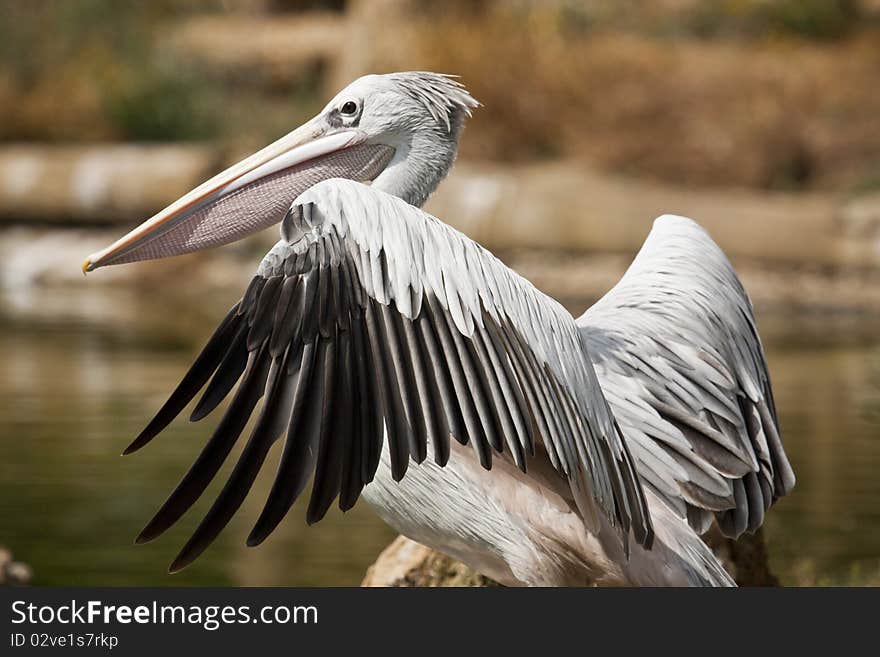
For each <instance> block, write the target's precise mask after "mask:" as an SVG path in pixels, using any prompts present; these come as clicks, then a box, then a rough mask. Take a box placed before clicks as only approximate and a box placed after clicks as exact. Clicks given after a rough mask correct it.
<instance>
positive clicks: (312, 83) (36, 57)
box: [0, 0, 880, 585]
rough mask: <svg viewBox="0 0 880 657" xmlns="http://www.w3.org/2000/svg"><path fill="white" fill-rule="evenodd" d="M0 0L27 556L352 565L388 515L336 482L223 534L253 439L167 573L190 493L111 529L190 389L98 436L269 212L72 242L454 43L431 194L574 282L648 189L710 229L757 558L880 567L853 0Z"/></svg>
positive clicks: (250, 579)
mask: <svg viewBox="0 0 880 657" xmlns="http://www.w3.org/2000/svg"><path fill="white" fill-rule="evenodd" d="M612 7H613V8H612ZM0 12H2V16H0V364H2V365H0V400H2V404H0V544H2V545H4V546H6V547H7V548H9V549H11V550H12V551H13V552H14V553H15V555H16V558H19V559H22V560H24V561H26V562H29V563H30V565H31V566H32V568H33V570H34V580H33V581H34V583H37V584H47V585H62V584H67V585H74V584H93V585H102V584H106V585H121V584H144V585H146V584H150V585H164V584H169V585H170V584H238V585H274V584H278V585H281V584H290V585H352V584H357V583H358V582H359V581H360V579H361V578H362V576H363V573H364V571H365V569H366V567H367V566H368V565H369V564H370V563H371V562H372V561H373V560H374V559H375V557H376V555H377V554H378V552H379V551H380V550H381V549H382V548H383V547H384V546H385V545H386V544H387V543H388V542H389V541H390V540H391V539H392V538H393V535H394V534H393V532H391V530H389V529H388V528H386V527H385V526H384V525H383V524H382V523H381V522H380V521H378V520H377V519H376V518H375V516H374V515H373V514H372V512H371V511H370V510H369V508H368V507H367V506H366V505H365V504H363V503H360V504H358V506H357V507H356V508H355V509H354V510H353V511H352V512H350V513H348V514H346V515H345V516H342V514H339V513H338V512H334V513H331V514H330V515H329V516H328V518H327V519H325V520H324V521H323V522H321V523H320V524H318V525H317V526H315V527H311V528H308V527H306V525H305V522H304V509H303V508H301V506H300V505H297V506H296V507H295V508H294V509H293V511H292V512H291V514H290V516H289V517H288V519H287V520H286V522H285V523H283V524H282V526H281V527H280V528H279V530H278V531H277V532H276V533H275V534H274V535H273V536H272V537H271V538H270V539H269V540H268V541H267V542H266V543H265V544H264V545H263V546H261V547H260V548H258V549H249V548H246V547H245V546H244V537H245V536H246V533H247V531H248V530H249V528H250V525H249V523H250V522H253V520H254V519H255V517H256V515H257V513H258V512H259V509H260V508H261V506H262V502H263V499H264V498H265V495H266V493H267V492H268V487H269V486H270V485H271V475H272V472H271V470H272V468H271V467H270V468H267V470H268V471H269V472H268V475H269V477H266V476H262V477H261V478H260V479H258V482H257V484H256V486H255V488H254V490H253V491H252V493H251V495H250V496H249V497H248V499H247V500H246V502H245V504H244V507H243V509H242V510H241V512H240V513H239V514H238V515H237V516H236V518H235V519H234V520H233V521H232V523H231V524H230V526H229V528H228V529H227V530H226V531H225V532H224V533H223V535H222V536H221V537H220V539H219V540H218V541H217V542H216V544H215V545H213V546H212V547H211V548H210V549H209V550H208V551H207V552H206V554H205V555H204V556H203V557H202V558H201V559H200V560H199V561H198V562H197V563H196V564H195V565H194V566H192V567H191V568H189V569H187V570H185V571H184V572H183V573H180V574H178V575H175V576H173V577H172V576H168V575H166V574H165V568H166V566H167V564H168V563H169V562H170V560H171V558H172V557H173V556H174V553H175V551H176V549H177V548H178V547H179V546H180V545H182V543H183V542H184V541H185V540H186V538H187V537H188V535H189V533H190V532H191V531H192V530H193V529H194V527H195V525H196V524H197V522H198V520H199V518H200V517H201V514H202V513H204V511H205V510H206V509H207V506H206V504H205V503H200V504H199V505H197V507H196V509H195V510H194V512H191V513H190V514H187V516H185V518H184V521H183V522H181V523H180V526H178V527H175V528H174V529H173V530H172V531H170V532H169V533H168V535H167V536H165V537H163V538H162V539H160V540H158V541H156V542H154V543H151V544H149V545H146V546H134V545H132V539H133V537H134V536H135V535H136V534H137V532H138V531H139V529H140V528H141V526H142V525H143V523H144V522H145V521H146V520H147V519H148V518H149V517H150V515H151V513H152V512H153V511H154V510H155V509H156V508H157V506H158V505H159V504H160V503H161V502H162V501H163V500H164V498H165V496H166V495H167V493H168V492H169V491H170V490H171V488H172V487H173V486H174V484H175V483H176V482H177V481H178V479H179V477H180V476H181V474H182V473H183V472H184V471H185V469H186V468H187V467H188V466H189V464H190V462H191V461H192V459H193V458H194V456H195V454H197V453H198V450H199V449H200V446H201V444H202V442H203V441H204V440H205V439H206V435H207V432H208V430H209V428H210V426H211V423H212V422H214V421H216V420H214V419H213V418H209V419H207V420H205V421H203V422H201V423H198V424H189V423H187V422H185V421H183V420H181V421H178V422H176V423H175V424H173V425H172V427H171V428H170V429H169V430H168V431H166V432H165V433H164V434H163V435H162V436H161V437H160V438H159V439H157V441H156V442H155V443H154V444H152V445H150V446H149V447H148V448H147V449H145V450H144V451H143V452H141V453H138V455H136V456H132V457H126V458H122V457H120V456H119V453H120V452H121V450H122V449H123V447H124V446H125V445H126V444H127V443H128V441H129V440H130V439H131V437H133V436H134V435H135V434H136V433H137V432H138V431H139V430H140V429H141V428H142V426H143V425H144V423H145V422H146V421H147V420H148V419H149V418H150V417H151V416H152V413H153V412H155V410H156V409H157V408H158V407H159V405H161V403H162V402H163V401H164V398H165V396H166V395H167V394H168V393H169V392H170V390H171V389H172V388H173V387H174V385H176V383H177V381H178V380H179V378H180V376H181V375H182V373H183V372H184V370H185V368H186V366H187V364H188V363H189V362H190V360H191V358H192V357H193V356H194V354H195V353H196V351H197V349H198V348H199V347H200V346H201V343H202V342H203V340H204V339H205V338H206V337H207V335H208V334H209V333H210V331H211V330H212V328H213V326H214V325H215V323H216V322H217V320H218V319H219V318H220V317H221V316H222V314H223V312H224V310H225V309H226V308H227V307H228V306H229V305H231V304H232V303H233V302H234V301H235V300H236V299H237V298H238V295H239V294H240V291H241V289H242V288H243V285H244V283H245V282H246V281H247V280H248V278H249V276H250V274H251V272H252V271H253V269H254V268H255V267H256V263H257V261H258V259H259V257H260V255H261V254H262V252H263V251H264V250H265V248H266V246H267V245H268V244H269V243H271V242H272V241H273V240H274V235H275V233H273V232H272V231H269V233H268V234H266V235H262V236H258V237H256V238H254V239H252V240H249V241H247V242H245V243H243V244H240V245H234V246H231V247H228V248H224V249H222V250H219V251H214V252H209V253H204V254H198V255H196V256H188V257H185V258H181V259H178V260H175V261H169V262H153V263H143V264H138V265H133V266H126V267H124V268H110V269H107V270H101V271H99V272H97V273H96V274H94V275H90V276H89V277H88V278H86V279H83V278H82V276H81V275H80V273H79V262H80V261H81V260H82V258H83V257H84V256H85V255H86V254H87V253H90V252H92V251H94V250H95V249H96V248H99V247H101V246H104V245H105V244H106V243H109V242H110V241H112V240H113V239H115V237H116V236H118V235H119V234H121V233H122V232H123V231H125V230H127V229H128V228H129V227H130V226H131V225H133V224H135V223H137V222H139V221H141V220H143V219H144V218H145V217H147V216H149V215H150V214H152V213H153V212H155V211H156V210H157V209H159V208H160V207H162V206H163V205H165V204H166V203H167V202H169V201H171V200H173V199H174V198H176V197H177V196H179V195H180V194H182V193H183V192H185V191H187V190H188V189H190V188H191V187H193V186H195V185H196V184H197V183H199V182H201V180H202V179H204V178H206V177H208V176H209V175H210V174H211V173H213V172H215V171H216V170H218V169H219V168H220V167H222V166H223V165H224V164H226V163H228V162H230V161H233V160H235V159H237V158H238V157H240V156H241V155H243V154H246V153H248V152H251V151H252V150H255V149H256V148H258V147H259V146H261V145H263V144H265V143H267V142H268V141H270V140H272V139H274V138H276V137H277V136H279V135H280V134H283V133H284V132H286V131H288V130H290V129H292V128H293V127H295V126H296V125H299V124H300V123H301V122H302V121H303V120H305V119H306V118H308V117H309V116H311V115H312V114H313V113H314V112H316V111H317V110H319V109H320V107H321V106H323V104H324V102H326V99H327V98H329V97H330V95H331V94H332V93H334V92H335V90H336V89H337V88H339V87H341V86H343V85H344V84H345V83H347V82H348V81H349V80H351V79H353V78H354V77H356V76H357V75H360V74H363V73H365V72H374V71H375V72H382V71H388V70H405V69H432V70H440V71H445V72H453V73H459V74H461V75H462V76H463V80H464V82H465V83H466V84H467V85H468V87H469V88H470V89H471V91H472V92H473V94H474V95H475V96H476V97H477V98H478V99H479V100H481V101H482V102H483V103H484V107H483V108H481V109H480V110H479V111H478V112H477V113H476V114H475V116H474V119H473V120H472V122H471V123H470V124H469V126H468V128H467V130H466V132H465V136H464V141H463V144H462V156H461V162H460V164H459V165H458V167H457V169H456V171H455V172H454V173H453V175H452V176H451V177H450V179H449V181H448V183H447V184H445V185H444V187H443V188H441V192H440V193H439V194H438V197H437V198H436V199H434V200H433V201H432V204H431V206H430V208H431V210H432V211H433V212H435V213H436V214H437V215H438V216H440V217H441V218H443V219H444V220H446V221H448V222H450V223H452V224H453V225H455V226H457V227H458V228H460V229H461V230H464V231H465V232H467V233H468V234H470V235H472V236H473V237H475V238H478V239H480V240H481V241H482V242H483V243H485V244H486V245H487V246H488V247H489V248H491V249H493V250H496V251H497V252H498V253H499V255H500V256H501V257H502V258H503V259H504V260H505V261H507V262H508V263H509V264H510V265H511V266H513V267H514V268H516V269H517V270H519V271H520V272H522V273H523V274H524V275H526V276H527V277H529V278H530V279H531V280H533V281H534V282H535V283H536V284H537V285H538V286H539V287H540V288H541V289H543V290H545V291H546V292H548V293H550V294H552V295H554V296H556V297H558V298H560V300H562V301H563V302H564V303H565V304H566V305H567V306H568V307H569V308H570V309H571V310H572V312H575V313H579V312H581V311H582V309H583V308H585V307H586V306H587V305H588V304H589V303H591V302H592V301H594V300H595V299H596V298H597V297H598V296H600V295H601V294H602V293H603V292H604V291H605V290H607V289H608V288H609V287H610V286H611V285H612V284H613V283H614V281H615V280H616V279H617V278H619V276H620V274H621V273H622V272H623V270H624V268H625V267H626V264H627V262H628V261H629V260H630V259H631V257H632V255H633V253H634V252H635V250H636V249H637V248H638V246H639V244H640V243H641V241H642V240H643V239H644V236H645V234H646V233H647V231H648V230H649V228H650V222H651V219H652V218H653V217H654V216H656V215H658V214H661V213H663V212H668V211H674V212H682V213H687V214H690V215H692V216H694V218H696V219H698V220H699V221H700V222H701V223H703V224H704V225H706V226H707V227H708V228H709V229H710V230H711V232H712V234H713V235H714V236H715V237H716V239H717V240H718V241H719V243H720V244H721V246H722V247H723V248H724V249H725V250H726V251H727V252H728V253H730V254H731V256H732V258H733V260H734V264H735V265H736V267H737V269H738V271H740V273H741V275H742V278H743V281H744V283H745V285H746V287H747V289H748V290H749V292H750V294H751V295H752V298H753V300H754V302H755V306H756V311H757V314H758V321H759V325H760V328H761V332H762V336H763V337H764V340H765V346H766V348H767V355H768V360H769V364H770V371H771V375H772V378H773V383H774V390H775V393H776V403H777V407H778V410H779V415H780V421H781V424H782V430H783V438H784V441H785V444H786V447H787V450H788V452H789V454H790V456H791V460H792V463H793V465H794V467H795V470H796V473H797V475H798V485H797V488H796V489H795V491H794V493H793V494H792V495H791V496H790V497H788V498H786V499H784V500H782V501H781V502H780V503H779V504H778V505H777V506H776V507H775V508H774V509H773V511H772V512H771V513H770V514H769V515H768V518H767V522H766V536H767V540H768V547H769V551H770V557H771V564H772V566H773V568H774V570H775V572H776V573H777V574H778V575H779V576H780V577H781V579H782V581H783V583H786V584H793V585H794V584H880V477H878V476H877V475H878V473H880V339H878V337H877V336H878V335H880V333H878V331H877V329H878V327H880V93H878V92H877V86H876V80H877V79H878V76H880V3H878V2H876V1H873V0H861V1H860V0H800V1H797V0H721V1H719V2H709V1H704V0H662V1H659V2H650V3H649V2H641V1H637V0H627V1H625V2H620V3H604V2H591V1H586V0H585V1H576V0H551V1H550V2H530V1H527V0H515V1H510V2H501V1H500V0H495V1H492V0H485V1H474V2H465V1H464V0H455V1H453V2H440V1H434V0H378V1H375V2H367V1H364V0H362V1H354V0H349V1H347V2H346V1H343V0H336V1H332V0H331V1H321V0H313V1H309V0H237V1H233V0H225V1H224V0H185V1H183V2H165V1H164V0H162V1H159V2H152V3H117V2H112V1H111V0H81V1H79V2H76V3H70V2H60V1H57V2H56V1H51V0H35V1H33V2H28V3H21V2H15V1H14V0H2V1H0ZM273 456H274V457H276V458H277V454H276V453H274V452H273V454H272V455H270V458H272V457H273ZM226 471H228V468H227V470H226ZM222 480H223V477H222V476H220V477H218V478H217V481H215V482H214V485H213V486H212V488H211V491H216V490H217V489H218V486H219V485H222ZM209 493H210V491H209ZM205 497H206V500H209V499H210V498H211V495H210V494H209V495H207V496H205ZM203 502H204V501H203Z"/></svg>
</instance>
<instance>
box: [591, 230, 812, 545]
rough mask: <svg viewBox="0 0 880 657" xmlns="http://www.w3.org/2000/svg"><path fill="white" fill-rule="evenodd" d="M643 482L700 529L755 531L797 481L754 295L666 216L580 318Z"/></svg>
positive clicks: (709, 247) (697, 234)
mask: <svg viewBox="0 0 880 657" xmlns="http://www.w3.org/2000/svg"><path fill="white" fill-rule="evenodd" d="M577 323H578V326H580V328H581V331H582V333H583V335H584V336H585V338H586V339H587V341H588V343H589V347H590V355H591V356H592V358H593V362H594V364H595V366H596V373H597V374H598V377H599V382H600V383H601V385H602V390H603V392H604V393H605V396H606V398H607V399H608V402H609V404H610V405H611V408H612V411H613V412H614V415H615V417H616V418H617V420H618V422H619V423H620V425H621V428H622V429H623V433H624V435H625V436H626V438H627V442H628V443H629V446H630V449H631V450H632V453H633V456H634V457H635V458H636V460H637V461H638V462H639V473H640V474H641V475H642V477H643V482H644V483H645V485H647V486H650V487H652V488H653V489H654V490H655V491H656V492H657V493H658V495H660V496H661V497H662V498H663V499H664V500H665V501H666V503H667V504H668V505H670V506H671V507H672V508H673V509H675V510H676V511H677V512H678V513H679V514H680V515H681V516H683V517H684V516H686V517H687V518H688V520H689V521H690V523H691V525H692V526H693V527H694V528H695V529H696V530H697V531H699V532H703V531H705V530H706V529H708V527H709V525H710V524H711V521H712V517H713V514H714V516H715V517H717V519H718V522H719V526H720V527H721V529H722V530H723V531H724V533H725V534H727V535H728V536H732V537H736V536H739V535H740V534H741V533H742V532H744V531H746V530H749V531H754V530H755V529H757V528H758V527H759V526H760V525H761V523H762V522H763V519H764V512H765V511H766V510H767V509H768V508H769V507H770V505H771V504H772V503H773V502H774V501H775V500H776V499H777V498H779V497H780V496H782V495H785V494H786V493H788V492H789V491H790V490H791V488H792V487H793V486H794V481H795V479H794V473H793V472H792V469H791V466H790V465H789V462H788V458H787V457H786V455H785V451H784V449H783V447H782V442H781V440H780V436H779V426H778V423H777V419H776V409H775V408H774V405H773V393H772V391H771V388H770V378H769V375H768V374H767V364H766V362H765V360H764V352H763V349H762V347H761V340H760V338H759V337H758V332H757V328H756V326H755V320H754V317H753V315H752V307H751V302H750V301H749V298H748V296H747V295H746V292H745V290H744V289H743V287H742V284H741V283H740V281H739V279H738V278H737V276H736V273H735V272H734V271H733V268H732V267H731V265H730V263H729V262H728V260H727V258H726V257H725V256H724V253H723V252H722V251H721V249H720V248H718V246H717V245H716V244H715V243H714V242H713V241H712V239H711V238H710V237H709V235H708V234H707V233H706V232H705V231H704V230H703V229H702V228H700V227H699V226H698V225H697V224H695V223H694V222H693V221H691V220H690V219H685V218H683V217H675V216H669V215H667V216H663V217H660V218H659V219H657V220H656V221H655V223H654V228H653V230H652V231H651V233H650V235H649V236H648V239H647V240H646V241H645V244H644V246H643V247H642V249H641V251H640V252H639V254H638V256H637V257H636V259H635V261H634V262H633V263H632V265H631V266H630V268H629V270H628V271H627V272H626V274H625V275H624V277H623V278H622V279H621V281H620V282H619V283H618V284H617V285H616V286H615V287H614V288H613V289H612V290H611V291H609V292H608V294H606V295H605V296H604V297H603V298H602V299H601V300H599V302H598V303H596V304H595V305H594V306H593V307H592V308H590V309H589V310H587V312H585V313H584V314H583V316H581V317H580V318H579V319H578V320H577Z"/></svg>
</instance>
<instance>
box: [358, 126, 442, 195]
mask: <svg viewBox="0 0 880 657" xmlns="http://www.w3.org/2000/svg"><path fill="white" fill-rule="evenodd" d="M456 132H457V131H456ZM457 137H458V135H457V134H455V133H454V134H453V135H449V134H446V133H443V132H442V131H440V130H420V131H416V132H414V133H413V134H412V135H410V136H407V137H402V138H401V140H400V142H399V143H398V144H395V153H394V157H392V158H391V162H389V163H388V166H387V167H385V170H384V171H382V173H381V174H379V176H377V177H376V179H375V180H374V181H373V187H375V188H377V189H381V190H382V191H383V192H387V193H389V194H392V195H393V196H399V197H400V198H402V199H403V200H404V201H406V202H407V203H409V204H410V205H414V206H415V207H421V206H422V204H423V203H424V202H425V201H427V200H428V197H429V196H430V195H431V194H432V193H433V192H434V190H435V189H437V185H439V184H440V181H441V180H443V178H444V177H446V174H447V173H448V172H449V169H450V168H452V163H453V162H455V154H456V150H457V141H458V139H457Z"/></svg>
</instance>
